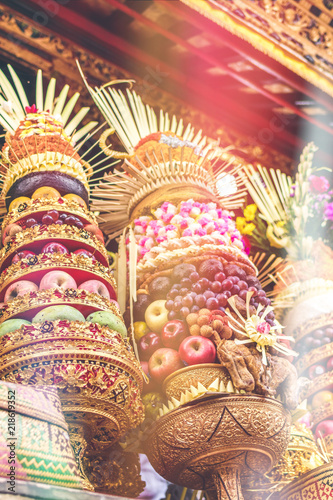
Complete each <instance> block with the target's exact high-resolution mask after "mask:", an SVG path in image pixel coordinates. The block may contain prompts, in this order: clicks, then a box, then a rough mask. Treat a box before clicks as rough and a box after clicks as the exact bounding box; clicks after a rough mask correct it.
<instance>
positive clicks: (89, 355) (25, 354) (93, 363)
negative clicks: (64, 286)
mask: <svg viewBox="0 0 333 500" xmlns="http://www.w3.org/2000/svg"><path fill="white" fill-rule="evenodd" d="M0 378H1V379H4V380H6V381H13V382H14V381H15V382H17V383H20V384H27V385H37V386H38V385H54V386H56V387H57V388H58V390H59V395H60V399H61V401H62V404H63V408H64V409H66V411H71V412H75V413H83V414H87V415H88V417H89V415H90V417H89V418H88V420H86V422H88V424H89V427H90V428H93V426H94V419H93V418H92V415H93V416H95V417H96V418H97V417H98V418H100V417H101V418H102V417H103V419H106V421H110V422H111V423H112V427H113V431H112V432H111V433H110V431H108V432H109V435H108V437H107V443H108V445H110V444H111V443H112V442H113V441H115V440H116V439H118V438H119V437H120V436H121V435H122V434H123V433H124V432H126V431H127V430H128V429H130V428H132V427H135V426H136V425H138V424H139V423H140V422H141V421H142V419H143V406H142V402H141V399H140V392H141V390H142V386H143V376H142V370H141V367H140V365H139V363H138V361H137V360H136V358H135V356H134V353H133V351H132V350H131V347H130V345H129V343H128V341H127V339H122V338H121V336H120V334H119V333H117V332H114V331H112V330H110V329H109V328H107V327H99V326H98V325H93V324H90V323H86V322H84V323H81V322H78V321H74V322H69V321H61V320H58V321H55V322H48V321H46V322H44V323H42V324H40V325H25V326H23V327H21V328H20V329H19V330H16V331H15V332H12V333H11V334H10V335H4V336H3V337H1V339H0ZM95 417H94V418H95ZM105 425H106V424H105ZM103 428H106V429H107V426H106V427H105V426H104V427H103V426H101V425H96V426H95V430H94V436H95V438H94V436H92V440H94V439H95V440H96V441H98V443H99V445H101V443H103V437H102V435H101V431H102V430H103ZM90 431H91V429H90ZM91 432H92V431H91ZM104 434H105V433H104Z"/></svg>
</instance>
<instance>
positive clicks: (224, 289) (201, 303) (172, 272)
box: [86, 82, 297, 498]
mask: <svg viewBox="0 0 333 500" xmlns="http://www.w3.org/2000/svg"><path fill="white" fill-rule="evenodd" d="M86 84H87V82H86ZM87 87H88V89H89V91H90V93H91V95H92V97H93V99H94V101H95V103H96V105H97V106H98V107H99V109H100V110H101V112H102V113H103V115H104V118H105V119H106V120H107V121H108V123H109V125H110V126H111V127H112V130H110V133H112V132H114V131H116V133H117V135H118V137H119V138H120V140H121V141H122V143H123V145H124V146H125V148H126V150H127V153H126V155H127V158H126V159H125V162H124V163H123V165H122V166H121V168H119V169H117V170H116V171H114V173H113V174H109V175H105V178H104V180H103V181H102V182H101V183H100V185H99V186H98V187H97V188H96V189H95V190H94V191H93V193H92V194H93V197H96V199H94V201H93V205H92V206H93V207H94V209H95V210H97V211H99V212H100V213H101V220H103V221H104V223H103V225H102V227H103V228H105V230H106V231H108V232H109V233H112V235H116V234H121V238H120V249H119V259H118V280H119V281H118V286H119V290H120V289H121V290H122V291H126V286H125V283H126V277H127V278H128V281H127V282H128V295H127V304H128V307H129V310H130V315H131V316H132V323H133V329H132V330H133V337H136V339H138V338H139V337H141V338H140V339H139V341H138V353H139V356H140V358H141V360H142V364H143V365H144V366H145V369H146V370H147V371H148V374H149V377H150V378H151V381H152V382H150V384H151V383H154V384H155V387H157V390H159V391H160V392H161V393H162V394H163V397H164V398H165V404H164V405H163V406H162V408H161V411H160V418H159V419H158V420H157V421H156V422H155V423H154V425H153V426H152V425H151V423H150V431H151V433H150V436H149V439H148V440H147V445H146V453H147V455H148V458H149V460H150V461H151V463H152V465H153V466H154V468H155V469H156V470H157V472H159V473H160V474H161V475H162V476H163V477H165V478H166V479H168V480H170V481H172V482H175V483H177V484H180V485H184V486H189V487H191V488H196V489H212V488H216V489H217V490H218V494H219V497H220V498H236V496H237V498H242V496H241V492H240V483H239V480H240V477H242V476H243V474H249V473H251V474H262V473H265V472H267V471H269V470H270V469H271V468H272V466H273V465H274V464H275V463H276V462H277V460H278V459H279V458H280V456H281V455H282V453H283V451H284V450H285V447H286V445H287V442H288V438H289V432H290V415H289V412H288V411H287V408H289V409H290V408H293V407H294V406H295V405H296V403H297V401H296V399H297V397H296V370H295V368H294V367H293V366H292V365H291V363H290V362H289V361H288V360H287V359H286V357H285V356H286V355H288V354H290V350H289V349H288V348H287V347H286V344H285V343H284V342H285V341H286V338H285V337H284V336H283V334H282V332H281V327H280V325H279V323H277V321H276V320H275V317H274V312H273V309H272V307H271V306H270V301H269V299H268V298H267V297H266V294H265V292H264V291H263V290H262V287H261V285H260V282H259V280H258V279H257V277H256V268H255V266H254V265H253V264H252V263H251V261H250V260H249V258H248V257H247V255H246V253H245V251H244V244H243V241H242V237H241V235H240V233H239V232H238V231H237V229H236V227H235V223H234V221H233V220H232V214H231V213H230V212H228V211H227V209H228V208H229V209H230V208H236V207H237V206H239V205H240V203H241V202H242V198H243V195H244V191H243V190H242V189H241V188H240V186H239V185H238V182H237V180H236V177H235V174H236V172H237V170H238V168H239V167H238V166H235V165H233V164H232V162H230V163H229V164H226V163H225V162H221V161H220V159H219V157H218V148H215V147H214V145H213V144H210V143H209V141H207V139H206V138H204V137H202V136H201V132H199V133H198V134H197V135H196V136H195V134H194V130H193V128H192V127H191V126H190V125H189V126H188V127H187V128H186V129H185V130H184V127H183V121H182V120H180V121H179V122H178V121H177V120H176V118H175V117H173V118H172V119H171V120H170V119H169V116H168V115H167V114H164V113H163V112H162V111H161V112H160V119H159V120H158V119H157V117H156V114H155V112H154V111H153V109H152V108H150V107H149V106H145V105H144V104H143V103H142V100H141V99H140V97H138V96H137V95H136V93H135V92H132V91H130V90H127V93H126V94H124V93H123V92H122V91H117V90H115V89H113V88H106V87H104V88H102V89H95V90H94V89H92V88H90V87H89V85H88V84H87ZM104 139H105V137H103V141H102V142H103V147H104V149H105V150H106V149H107V146H106V144H105V142H104ZM220 153H221V154H224V153H225V151H221V150H220ZM110 154H112V151H111V153H110ZM228 179H233V181H232V182H231V187H232V188H235V189H236V191H237V189H238V191H237V192H236V193H235V194H234V195H231V196H229V197H227V196H226V197H222V196H221V195H220V194H219V192H218V190H217V186H216V182H217V180H220V181H221V182H222V183H223V181H224V182H226V181H227V180H228ZM228 188H230V185H229V186H228ZM102 197H103V202H102ZM126 260H127V263H128V267H127V273H128V276H126V272H125V268H126ZM119 300H120V303H121V305H122V307H125V302H122V296H120V297H119ZM146 332H147V333H146ZM133 340H134V341H135V338H133ZM147 363H148V365H147ZM277 399H280V401H278V400H277ZM281 399H282V401H283V404H282V403H281ZM153 403H154V402H153Z"/></svg>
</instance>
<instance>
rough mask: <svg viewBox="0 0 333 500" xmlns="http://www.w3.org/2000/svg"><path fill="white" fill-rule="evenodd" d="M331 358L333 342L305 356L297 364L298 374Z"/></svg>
mask: <svg viewBox="0 0 333 500" xmlns="http://www.w3.org/2000/svg"><path fill="white" fill-rule="evenodd" d="M330 324H332V323H330ZM327 326H328V325H327ZM319 328H320V327H318V329H319ZM330 356H333V342H331V343H330V344H325V345H323V346H321V347H317V348H316V349H313V350H312V351H310V352H308V353H307V354H304V356H302V357H301V358H300V359H299V360H298V361H297V362H296V363H295V366H296V368H297V371H298V373H299V374H302V373H303V372H305V370H307V369H308V368H309V367H310V366H312V365H314V364H315V363H320V361H323V360H324V359H326V358H329V357H330Z"/></svg>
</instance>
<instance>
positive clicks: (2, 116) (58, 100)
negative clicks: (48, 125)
mask: <svg viewBox="0 0 333 500" xmlns="http://www.w3.org/2000/svg"><path fill="white" fill-rule="evenodd" d="M8 69H9V72H10V75H11V77H12V80H13V83H11V82H10V81H9V79H8V78H7V77H6V75H5V74H4V72H3V71H2V70H0V87H1V93H2V95H0V124H1V125H2V127H3V128H4V129H5V130H7V131H8V132H9V133H10V134H12V135H13V134H14V133H15V131H16V129H17V128H18V126H19V124H20V122H21V121H22V120H24V118H25V116H26V114H27V111H26V108H28V109H30V106H29V102H28V98H27V96H26V93H25V90H24V88H23V85H22V83H21V81H20V79H19V77H18V76H17V74H16V72H15V70H14V69H13V68H12V66H11V65H10V64H8ZM69 89H70V87H69V85H65V86H64V87H63V89H62V90H61V92H60V94H59V95H58V96H56V93H55V90H56V79H55V78H51V80H50V81H49V84H48V86H47V89H46V93H45V97H44V91H43V74H42V70H38V72H37V78H36V99H35V103H36V105H35V108H34V109H35V110H36V111H37V110H38V111H39V112H41V111H47V112H49V113H50V114H52V115H53V116H55V117H57V118H59V119H60V121H61V122H62V124H63V126H64V132H65V134H66V135H67V136H71V140H72V141H73V142H78V141H80V140H81V139H82V138H83V137H84V136H85V135H87V134H88V133H89V132H91V130H92V129H94V128H95V127H96V125H97V124H98V122H95V121H90V122H89V123H87V124H86V125H85V126H84V127H81V128H79V125H80V123H81V122H82V120H83V119H84V117H85V116H86V115H87V113H88V111H89V109H90V108H89V107H83V108H81V109H80V111H79V112H78V113H76V115H75V116H74V117H73V118H72V119H71V120H70V117H71V115H72V112H73V110H74V107H75V105H76V103H77V101H78V99H79V97H80V93H79V92H76V93H75V94H74V95H73V96H72V97H71V98H70V99H69V100H68V102H67V103H66V100H67V96H68V91H69ZM36 108H37V109H36Z"/></svg>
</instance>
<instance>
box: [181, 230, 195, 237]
mask: <svg viewBox="0 0 333 500" xmlns="http://www.w3.org/2000/svg"><path fill="white" fill-rule="evenodd" d="M183 236H193V233H192V231H191V229H185V231H183Z"/></svg>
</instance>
